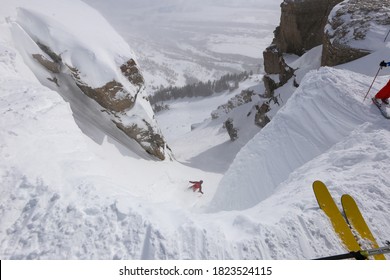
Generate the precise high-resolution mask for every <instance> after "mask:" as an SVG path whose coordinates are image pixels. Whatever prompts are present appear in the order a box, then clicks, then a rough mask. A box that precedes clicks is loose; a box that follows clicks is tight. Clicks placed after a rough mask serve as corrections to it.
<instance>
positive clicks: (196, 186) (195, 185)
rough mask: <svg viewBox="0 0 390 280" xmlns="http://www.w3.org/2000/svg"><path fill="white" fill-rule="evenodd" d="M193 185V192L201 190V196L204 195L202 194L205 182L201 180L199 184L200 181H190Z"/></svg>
mask: <svg viewBox="0 0 390 280" xmlns="http://www.w3.org/2000/svg"><path fill="white" fill-rule="evenodd" d="M189 182H190V183H191V184H193V185H192V186H191V187H189V189H191V188H192V190H193V191H194V192H195V191H196V190H199V192H200V193H201V194H203V192H202V184H203V181H202V180H200V181H199V182H198V181H189Z"/></svg>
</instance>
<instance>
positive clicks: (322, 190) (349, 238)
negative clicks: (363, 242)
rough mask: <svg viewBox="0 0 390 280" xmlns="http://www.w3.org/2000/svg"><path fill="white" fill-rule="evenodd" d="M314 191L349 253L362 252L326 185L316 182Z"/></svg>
mask: <svg viewBox="0 0 390 280" xmlns="http://www.w3.org/2000/svg"><path fill="white" fill-rule="evenodd" d="M313 191H314V194H315V196H316V198H317V202H318V205H319V206H320V208H321V209H322V210H323V211H324V212H325V214H326V215H327V216H328V218H329V219H330V221H331V223H332V226H333V229H334V230H335V232H336V234H337V235H338V236H339V238H340V239H341V241H342V243H343V244H344V246H345V247H346V248H347V251H349V252H357V251H361V248H360V245H359V243H358V242H357V241H356V238H355V236H354V235H353V233H352V231H351V229H350V227H349V226H348V224H347V222H346V220H345V219H344V217H343V216H342V215H341V212H340V210H339V208H338V207H337V205H336V203H335V202H334V200H333V198H332V196H331V195H330V193H329V190H328V188H327V187H326V185H325V184H324V183H323V182H321V181H315V182H314V183H313Z"/></svg>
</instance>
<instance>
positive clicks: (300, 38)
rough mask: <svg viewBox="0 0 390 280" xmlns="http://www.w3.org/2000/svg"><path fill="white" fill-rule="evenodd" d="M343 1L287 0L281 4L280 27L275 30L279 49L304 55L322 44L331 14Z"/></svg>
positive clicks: (283, 51)
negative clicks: (325, 27)
mask: <svg viewBox="0 0 390 280" xmlns="http://www.w3.org/2000/svg"><path fill="white" fill-rule="evenodd" d="M340 2H341V0H299V1H297V0H285V1H284V2H283V3H282V4H281V12H282V13H281V17H280V25H279V27H277V28H276V30H275V41H274V43H275V44H276V45H277V48H278V50H279V51H280V52H282V53H294V54H297V55H302V54H304V53H305V51H307V50H310V49H311V48H313V47H315V46H318V45H321V44H322V38H323V36H322V34H323V30H324V26H325V25H326V23H327V18H328V15H329V12H330V11H331V10H332V8H333V7H334V6H335V5H336V4H338V3H340Z"/></svg>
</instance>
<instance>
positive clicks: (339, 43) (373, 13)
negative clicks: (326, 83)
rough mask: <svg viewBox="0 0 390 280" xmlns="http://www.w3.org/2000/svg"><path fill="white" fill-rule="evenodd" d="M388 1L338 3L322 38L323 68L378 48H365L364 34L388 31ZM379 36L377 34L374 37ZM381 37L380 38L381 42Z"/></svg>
mask: <svg viewBox="0 0 390 280" xmlns="http://www.w3.org/2000/svg"><path fill="white" fill-rule="evenodd" d="M389 14H390V0H363V1H362V0H350V1H344V2H342V3H340V4H339V5H338V6H337V7H335V8H334V9H333V11H332V13H331V14H330V16H329V22H328V24H327V25H326V28H325V32H324V38H323V52H322V61H321V64H322V65H323V66H335V65H338V64H342V63H346V62H349V61H352V60H355V59H358V58H360V57H362V56H365V55H367V54H369V53H371V52H372V51H373V49H372V48H373V47H374V46H375V47H380V46H379V45H380V42H379V41H378V42H377V43H375V44H366V43H365V42H364V40H365V38H366V36H367V34H368V32H373V33H378V31H379V30H380V29H383V30H388V29H389V27H390V17H389ZM378 36H379V34H378ZM384 37H385V36H383V39H384Z"/></svg>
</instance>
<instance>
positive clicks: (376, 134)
mask: <svg viewBox="0 0 390 280" xmlns="http://www.w3.org/2000/svg"><path fill="white" fill-rule="evenodd" d="M45 2H46V1H43V0H39V1H21V0H13V1H6V3H5V7H8V6H10V7H13V8H11V10H12V11H13V9H14V5H15V4H14V3H22V4H23V5H22V6H23V7H25V8H31V9H32V8H33V6H34V5H38V3H39V4H40V5H39V6H37V7H36V8H38V7H41V8H42V9H44V5H45V4H46V3H45ZM56 2H57V1H56ZM53 3H55V2H54V1H47V5H48V7H52V6H51V5H54V6H55V4H53ZM68 3H72V5H71V6H72V7H71V8H69V9H70V10H67V12H69V13H71V12H72V11H73V9H74V10H83V9H84V8H85V6H84V5H82V4H80V2H79V1H68ZM64 5H65V4H64ZM30 6H31V7H30ZM61 7H62V6H61ZM83 7H84V8H83ZM2 8H3V7H2ZM86 9H87V8H86ZM4 11H5V12H4ZM53 11H54V10H53ZM62 11H64V14H65V10H62ZM3 12H4V13H5V14H4V15H5V16H9V15H13V14H14V13H13V12H12V13H9V11H7V9H5V10H3V9H2V10H0V14H1V15H3V14H2V13H3ZM4 18H5V17H4ZM97 22H99V20H98V21H97ZM10 28H11V25H10V24H9V20H4V19H3V18H0V30H1V31H5V32H0V116H1V118H0V128H1V129H0V158H1V159H2V160H1V161H0V186H1V187H0V217H1V219H0V258H1V259H311V258H316V257H321V256H327V255H331V254H338V253H344V252H345V248H343V245H342V244H341V243H340V240H339V238H338V237H337V236H336V234H335V233H334V231H333V230H332V228H331V224H330V222H329V220H328V219H327V218H326V216H325V215H324V213H323V212H322V211H320V209H319V208H318V205H317V202H316V201H315V197H314V194H313V191H312V189H311V184H312V182H313V181H314V180H322V181H324V182H325V183H326V184H327V185H328V187H329V189H330V192H331V194H332V196H333V197H334V198H335V201H336V202H337V203H338V204H339V202H340V197H341V195H342V194H344V193H348V194H350V195H352V196H353V197H354V198H355V199H356V201H357V203H358V205H359V207H360V209H361V211H362V213H363V216H364V217H365V218H366V220H367V223H368V225H369V226H370V228H371V229H372V231H373V234H374V236H375V237H376V238H377V240H378V243H379V245H384V241H385V240H388V239H389V236H388V233H389V232H390V180H389V178H388V174H390V131H389V122H388V120H385V119H383V118H382V117H381V115H380V114H379V112H378V110H377V108H376V107H374V106H373V105H372V104H371V102H370V101H369V99H367V100H366V102H365V103H364V102H363V101H362V100H363V96H364V94H365V93H366V91H367V88H368V87H369V85H370V84H371V82H372V79H373V76H366V75H363V74H359V73H357V72H358V71H355V72H352V71H347V70H343V69H333V68H322V69H320V70H318V71H312V72H310V73H309V74H307V75H306V76H305V77H304V78H303V79H302V81H301V83H300V88H299V89H298V90H297V91H296V92H295V93H294V94H292V96H291V97H290V99H289V100H288V101H287V103H286V104H285V107H284V108H283V109H281V110H279V111H278V112H277V113H276V114H275V115H273V118H272V121H271V123H269V125H267V127H266V128H265V129H263V130H262V131H261V132H260V133H258V134H257V135H256V136H255V138H253V139H252V140H251V141H250V142H249V143H248V144H247V145H246V146H245V147H244V148H243V149H242V151H241V152H240V153H239V154H238V155H237V156H236V158H235V160H234V162H233V163H232V164H231V166H230V168H229V170H228V172H227V173H226V175H225V176H224V177H223V175H224V174H223V173H224V171H225V167H226V166H227V164H228V163H230V159H231V157H232V156H233V154H234V153H233V152H231V150H233V149H232V145H231V144H232V143H230V142H229V140H228V137H227V135H226V134H223V133H221V131H220V130H219V129H217V127H216V126H208V125H207V124H205V123H202V125H199V126H198V127H197V129H195V130H194V131H191V132H188V133H183V134H185V135H184V136H183V135H182V134H180V133H178V134H173V133H172V135H171V137H172V136H174V137H172V138H171V139H172V140H175V143H178V148H180V149H178V150H179V151H180V159H181V160H183V163H184V164H183V163H180V162H177V161H164V162H154V161H150V160H146V159H144V158H143V157H142V156H140V155H139V154H137V153H136V151H135V150H134V149H128V147H126V146H123V145H120V143H118V142H117V141H115V140H114V138H115V137H114V138H111V137H110V136H109V135H107V134H106V133H105V131H102V130H101V129H102V127H101V126H98V125H91V123H90V122H87V121H86V120H85V119H83V118H81V117H80V116H79V118H77V117H74V116H73V113H74V112H73V113H72V110H71V108H70V106H71V104H69V103H67V102H66V101H67V99H66V97H64V96H60V95H59V94H58V93H57V92H55V91H52V90H50V89H48V88H47V87H45V86H43V85H41V84H39V82H38V81H37V79H36V78H35V77H34V75H33V74H32V72H31V70H29V68H28V67H27V66H26V64H24V63H25V62H23V60H22V56H23V52H22V51H20V50H19V48H17V45H18V44H17V42H21V43H23V46H24V47H28V45H27V42H28V41H15V40H14V39H15V38H12V36H11V32H10ZM13 35H15V34H13ZM19 35H22V34H20V33H19ZM18 38H19V39H21V38H25V39H26V38H27V39H28V37H18ZM25 44H26V45H25ZM386 48H387V49H388V46H387V47H386ZM17 49H18V50H17ZM316 53H317V54H318V53H319V50H318V49H317V50H315V53H311V54H310V56H309V57H302V58H301V59H300V60H299V61H298V60H297V64H298V65H297V67H302V71H303V72H305V71H307V70H308V69H310V68H311V67H315V64H317V63H318V59H317V60H314V59H312V56H311V55H313V57H315V54H316ZM385 54H388V51H387V52H383V53H380V54H374V56H373V59H372V60H377V59H378V58H381V57H385V56H386V55H385ZM306 59H308V60H310V61H311V62H314V64H313V65H309V66H310V67H309V68H306V67H305V66H307V64H306V63H305V60H306ZM378 61H379V59H378ZM370 63H371V64H372V61H371V62H370ZM366 64H369V63H368V62H367V60H365V58H363V59H361V60H358V61H356V62H354V64H353V65H352V64H350V65H349V66H340V67H350V68H349V69H352V70H354V69H358V70H360V71H362V69H363V68H364V71H366V69H365V68H366ZM370 67H372V66H370ZM375 67H376V68H377V67H378V66H377V65H375ZM367 68H369V67H367ZM374 70H375V71H371V70H370V71H368V70H367V72H374V73H375V72H376V69H374ZM387 71H389V70H388V69H387ZM360 73H361V72H360ZM384 73H387V74H388V72H385V71H382V72H381V74H384ZM387 81H388V75H385V76H382V77H378V78H377V80H376V83H375V84H374V85H373V89H372V92H376V91H378V90H379V89H380V88H381V87H382V86H383V85H384V84H385V83H386V82H387ZM249 82H250V83H252V82H254V81H248V83H249ZM248 86H253V85H252V84H248ZM290 88H292V87H291V85H289V88H288V90H286V92H284V94H287V93H288V91H289V89H290ZM284 89H285V88H284ZM371 94H372V93H371ZM225 97H229V96H228V95H227V96H225ZM225 97H224V96H223V95H220V96H215V97H213V98H212V99H209V100H202V102H199V103H197V107H196V108H193V107H191V105H192V101H193V100H182V101H181V102H180V104H179V103H178V104H175V105H177V106H178V107H180V108H181V109H182V110H181V112H184V111H185V112H186V113H187V114H189V115H190V116H189V117H188V119H189V120H190V121H194V122H200V121H202V120H203V119H204V115H203V113H204V112H200V111H201V110H200V108H202V107H206V106H207V105H209V106H210V107H208V108H206V109H210V111H211V107H212V109H214V108H215V106H214V105H216V103H219V102H221V103H223V102H222V99H223V98H225ZM72 98H74V100H73V101H75V102H77V103H78V105H79V106H80V107H78V109H79V110H80V111H82V110H83V109H84V110H85V108H84V104H87V103H83V102H85V100H82V99H79V98H78V96H77V94H75V95H74V96H73V97H72ZM229 98H230V97H229ZM223 101H224V102H225V101H227V99H226V100H223ZM179 105H180V106H179ZM172 107H173V108H174V106H172ZM206 109H205V110H206ZM191 110H193V111H197V112H198V113H199V115H191ZM170 113H171V114H168V115H170V116H168V118H167V119H166V124H167V125H169V124H170V122H173V123H174V124H175V125H179V122H177V121H176V119H177V118H178V117H177V115H176V119H175V115H174V111H173V110H172V112H170ZM86 117H87V118H88V117H92V115H87V116H86ZM180 117H181V118H185V117H186V116H185V115H182V116H180ZM93 120H94V122H96V123H98V124H100V119H93ZM76 123H77V124H78V125H77V124H76ZM80 123H81V124H82V125H80ZM180 124H182V123H180ZM79 127H83V128H84V129H86V130H88V132H89V133H90V134H92V135H98V136H99V141H92V140H91V137H87V136H86V135H85V134H84V133H86V132H85V131H83V132H84V133H83V132H82V131H81V129H80V128H79ZM173 127H174V126H173ZM169 128H170V129H172V127H169ZM181 129H182V131H184V130H189V127H181ZM166 131H169V129H167V130H166ZM175 132H177V131H175ZM210 139H212V140H215V139H217V140H218V141H217V142H213V141H210ZM130 146H131V145H130ZM130 148H131V147H130ZM235 148H238V147H237V146H236V147H235ZM227 150H228V151H229V153H227V154H228V155H226V154H224V152H226V151H227ZM221 154H222V157H219V158H218V157H216V155H221ZM210 157H215V158H217V159H225V160H226V162H223V163H219V162H218V161H217V160H209V161H208V160H207V158H210ZM194 158H195V159H197V160H198V162H197V164H198V165H199V166H201V167H202V169H200V167H199V166H196V165H195V164H194V162H189V161H187V160H188V159H194ZM191 164H192V165H191ZM218 164H220V165H218ZM217 165H218V166H217ZM195 167H199V168H195ZM197 179H203V180H204V182H205V183H204V192H205V194H204V195H203V196H201V195H200V194H198V193H194V192H192V191H191V190H189V189H188V186H189V185H190V184H189V183H188V180H197ZM217 186H218V187H217ZM339 205H340V204H339ZM232 209H233V210H232ZM222 210H232V211H222Z"/></svg>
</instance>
